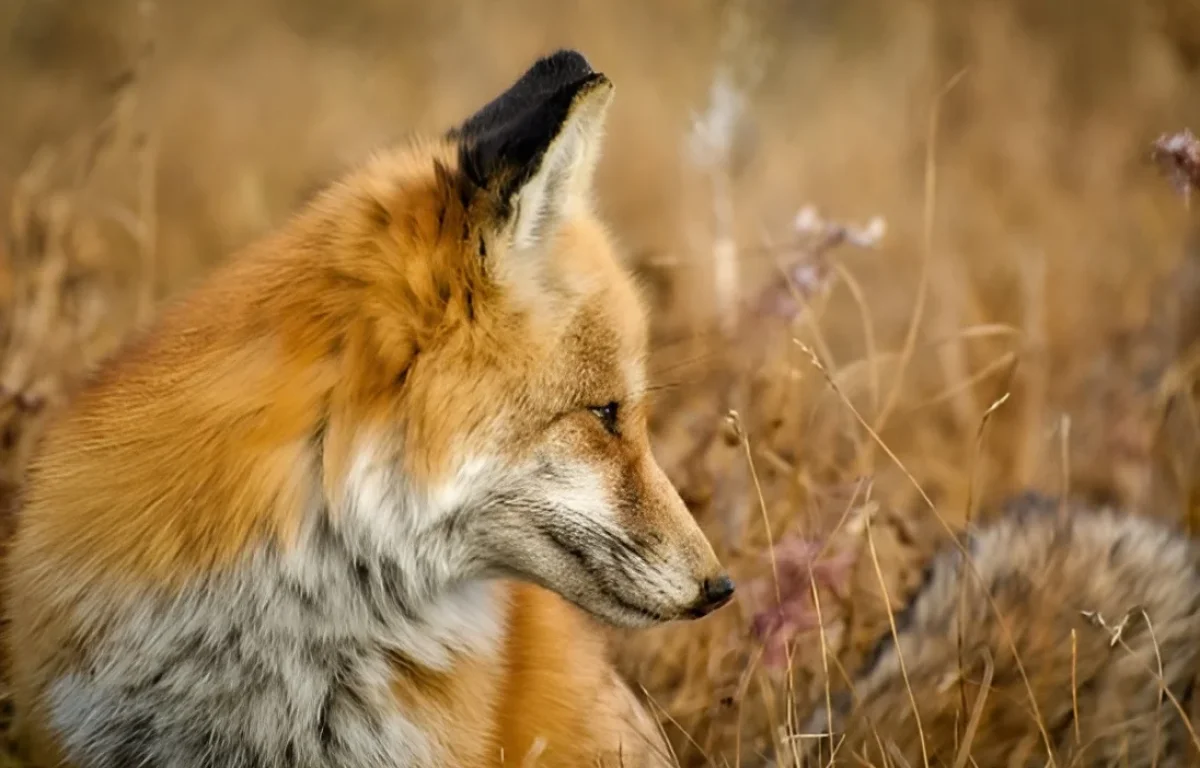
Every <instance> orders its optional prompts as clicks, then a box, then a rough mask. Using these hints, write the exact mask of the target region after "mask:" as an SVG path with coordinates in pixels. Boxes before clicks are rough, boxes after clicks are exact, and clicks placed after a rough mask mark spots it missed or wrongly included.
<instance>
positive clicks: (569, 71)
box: [533, 48, 593, 80]
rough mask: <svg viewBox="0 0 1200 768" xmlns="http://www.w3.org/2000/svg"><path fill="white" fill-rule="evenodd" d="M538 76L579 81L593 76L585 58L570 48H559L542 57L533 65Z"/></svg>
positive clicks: (590, 66)
mask: <svg viewBox="0 0 1200 768" xmlns="http://www.w3.org/2000/svg"><path fill="white" fill-rule="evenodd" d="M533 69H534V71H536V72H537V74H538V75H539V76H543V77H545V76H550V77H553V78H554V79H556V80H581V79H583V78H585V77H587V76H588V75H590V74H593V70H592V65H591V64H590V63H589V62H588V60H587V58H586V57H585V56H584V55H583V54H582V53H580V52H579V51H576V50H574V49H572V48H560V49H559V50H557V51H555V52H554V53H551V54H549V55H547V56H543V57H542V58H540V59H538V61H537V62H536V63H535V64H534V65H533Z"/></svg>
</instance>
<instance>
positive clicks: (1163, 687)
mask: <svg viewBox="0 0 1200 768" xmlns="http://www.w3.org/2000/svg"><path fill="white" fill-rule="evenodd" d="M1140 613H1141V614H1142V618H1143V619H1145V621H1146V627H1147V628H1148V629H1149V631H1150V640H1151V642H1152V643H1153V645H1154V653H1155V656H1157V657H1158V663H1159V665H1160V666H1161V665H1162V655H1161V651H1160V649H1159V647H1158V636H1157V635H1156V634H1155V632H1154V624H1153V623H1152V622H1151V621H1150V616H1149V614H1147V613H1146V611H1145V610H1144V609H1143V610H1142V611H1140ZM1123 625H1124V622H1122V626H1123ZM1113 637H1114V644H1119V645H1120V646H1121V647H1122V648H1124V649H1125V651H1126V652H1127V653H1129V655H1130V656H1134V655H1135V654H1134V652H1133V649H1132V648H1130V647H1129V645H1128V644H1127V643H1126V642H1125V640H1124V639H1123V638H1122V637H1121V632H1120V627H1118V628H1117V631H1116V632H1115V634H1114V636H1113ZM1143 668H1144V669H1145V670H1146V672H1147V673H1149V674H1150V675H1151V676H1152V677H1154V678H1155V679H1156V680H1157V681H1158V688H1159V691H1160V694H1165V695H1166V697H1167V698H1168V699H1169V700H1170V701H1171V705H1172V706H1173V707H1175V711H1176V712H1177V713H1178V714H1179V717H1180V719H1181V720H1182V721H1183V727H1184V728H1186V729H1187V732H1188V735H1190V736H1191V737H1192V746H1194V747H1195V748H1196V753H1197V756H1200V736H1198V735H1197V734H1196V729H1195V728H1193V727H1192V721H1191V718H1189V717H1188V715H1187V712H1185V711H1184V709H1183V704H1181V703H1180V702H1179V699H1178V698H1176V696H1175V694H1174V693H1172V692H1171V689H1170V688H1169V687H1167V681H1166V679H1165V678H1164V677H1163V675H1162V673H1161V672H1155V670H1153V669H1151V668H1150V667H1148V666H1146V665H1143Z"/></svg>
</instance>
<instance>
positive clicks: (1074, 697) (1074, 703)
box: [1071, 628, 1082, 747]
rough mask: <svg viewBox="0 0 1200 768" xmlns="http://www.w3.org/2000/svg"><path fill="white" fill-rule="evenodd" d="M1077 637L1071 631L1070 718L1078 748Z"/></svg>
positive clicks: (1080, 738)
mask: <svg viewBox="0 0 1200 768" xmlns="http://www.w3.org/2000/svg"><path fill="white" fill-rule="evenodd" d="M1078 670H1079V635H1078V633H1077V632H1076V631H1075V629H1074V628H1072V629H1071V716H1072V718H1074V720H1073V723H1074V726H1075V746H1076V747H1078V746H1079V745H1080V743H1081V742H1082V737H1081V736H1080V733H1079V677H1078Z"/></svg>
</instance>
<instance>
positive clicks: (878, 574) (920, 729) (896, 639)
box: [866, 517, 929, 768]
mask: <svg viewBox="0 0 1200 768" xmlns="http://www.w3.org/2000/svg"><path fill="white" fill-rule="evenodd" d="M871 528H872V526H871V518H870V517H868V518H867V525H866V531H867V549H868V550H869V551H870V553H871V564H872V565H873V566H874V567H875V578H876V579H878V580H879V589H880V591H881V592H882V593H883V604H884V606H885V607H886V608H887V616H888V627H889V628H890V629H891V632H892V644H893V647H894V648H895V649H896V659H897V660H898V661H899V663H900V675H901V677H903V678H904V688H905V690H906V691H907V692H908V701H909V704H911V705H912V711H913V718H914V719H915V720H916V722H917V735H918V736H919V737H920V739H921V760H922V762H923V764H924V766H925V768H929V750H928V748H927V747H926V746H925V727H924V726H923V725H921V710H920V708H919V707H918V706H917V696H916V694H915V693H913V689H912V684H911V683H910V682H909V680H908V665H907V664H905V663H904V654H903V653H901V651H900V633H899V632H898V631H897V630H896V616H895V613H894V612H893V611H892V597H891V595H889V594H888V589H887V581H886V580H885V579H884V578H883V569H882V568H881V567H880V566H879V555H878V553H877V552H876V551H875V537H874V535H872V533H871Z"/></svg>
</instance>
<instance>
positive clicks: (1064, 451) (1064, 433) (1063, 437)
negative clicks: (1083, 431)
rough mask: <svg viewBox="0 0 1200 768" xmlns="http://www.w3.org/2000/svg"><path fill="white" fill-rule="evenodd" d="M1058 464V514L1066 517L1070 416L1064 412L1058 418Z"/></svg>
mask: <svg viewBox="0 0 1200 768" xmlns="http://www.w3.org/2000/svg"><path fill="white" fill-rule="evenodd" d="M1059 438H1060V439H1059V466H1060V468H1061V471H1062V483H1061V485H1062V492H1061V494H1060V495H1059V498H1058V514H1059V517H1060V518H1063V517H1066V514H1067V499H1068V498H1069V497H1070V493H1071V416H1070V414H1066V413H1064V414H1063V415H1062V419H1060V420H1059Z"/></svg>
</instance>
